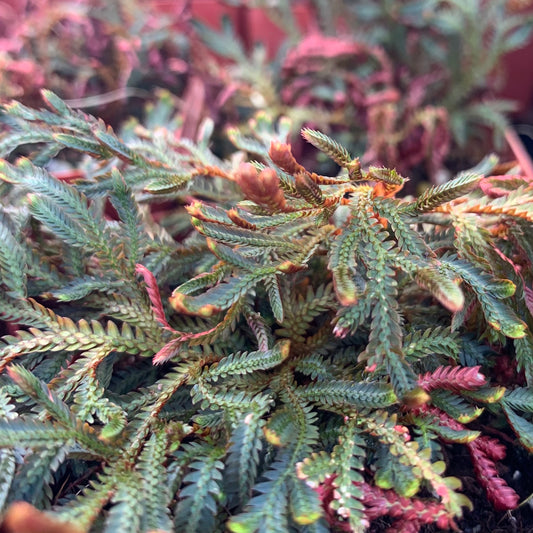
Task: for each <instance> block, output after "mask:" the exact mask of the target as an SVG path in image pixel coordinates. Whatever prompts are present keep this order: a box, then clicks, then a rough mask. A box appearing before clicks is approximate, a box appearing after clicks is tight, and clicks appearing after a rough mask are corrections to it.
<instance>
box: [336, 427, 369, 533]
mask: <svg viewBox="0 0 533 533" xmlns="http://www.w3.org/2000/svg"><path fill="white" fill-rule="evenodd" d="M365 456H366V452H365V441H364V439H363V438H362V437H361V435H360V429H359V428H358V427H357V420H356V418H350V419H349V420H348V421H347V422H346V423H345V424H344V425H343V426H341V428H340V431H339V441H338V444H336V445H335V447H334V448H333V451H332V452H331V460H332V466H333V471H334V472H335V473H336V474H337V476H336V477H335V480H334V483H335V487H336V490H337V492H338V493H339V498H336V499H335V500H334V501H333V502H331V505H332V507H333V508H334V509H335V510H337V511H338V510H339V509H340V508H341V507H342V508H344V509H347V510H348V511H349V512H348V523H349V524H350V526H351V527H352V528H353V530H354V531H358V530H360V529H361V522H362V519H363V517H364V515H363V513H362V511H363V506H362V504H361V502H360V499H361V497H362V492H361V488H360V483H361V482H362V481H363V476H362V473H361V472H362V470H363V468H364V459H365Z"/></svg>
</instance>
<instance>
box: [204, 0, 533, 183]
mask: <svg viewBox="0 0 533 533" xmlns="http://www.w3.org/2000/svg"><path fill="white" fill-rule="evenodd" d="M257 3H258V4H259V5H261V6H263V7H264V9H265V10H266V12H268V13H270V14H271V16H272V19H273V20H274V21H276V22H277V23H278V24H280V25H282V26H283V28H284V30H285V31H286V33H287V35H288V44H287V46H285V47H282V48H281V49H280V51H279V54H278V57H276V60H275V61H272V58H270V57H268V56H267V55H266V54H265V53H264V50H263V51H261V50H260V49H256V50H254V51H253V52H251V53H247V51H246V48H245V47H244V45H242V46H241V45H239V40H238V38H236V36H235V35H233V34H232V33H231V31H230V30H229V29H226V31H224V32H222V33H219V34H218V35H217V34H215V33H213V31H212V30H211V29H210V28H207V27H206V26H202V25H198V24H197V29H198V31H199V33H200V36H201V37H202V38H203V39H204V41H205V42H206V43H207V44H208V45H209V46H210V47H211V48H212V49H213V50H217V51H218V52H219V53H222V54H224V55H225V56H226V57H227V58H230V59H231V60H232V61H233V62H234V69H233V70H232V71H231V73H230V74H229V75H228V74H226V76H227V77H228V79H227V83H228V85H229V86H230V87H231V88H232V89H233V90H234V91H236V96H235V100H234V101H238V102H243V101H246V100H248V101H249V105H250V107H251V108H252V109H254V108H255V109H257V108H259V109H263V110H267V111H268V112H270V113H273V114H275V113H279V114H280V115H286V116H291V118H293V119H294V120H295V123H300V122H301V123H305V124H306V125H308V126H311V127H319V128H320V129H321V130H323V131H326V132H333V133H334V134H335V135H336V136H337V137H338V138H340V139H342V140H343V142H344V144H345V145H346V146H348V147H349V148H350V149H352V150H354V151H356V152H357V153H361V154H362V156H361V160H362V162H363V163H364V164H373V165H384V166H387V167H394V168H397V170H398V171H399V172H404V173H408V174H410V175H412V176H413V177H414V176H416V177H418V176H419V175H422V176H427V175H429V176H430V177H431V178H432V180H433V182H434V183H440V182H442V181H443V180H445V179H446V177H443V175H442V174H443V172H444V171H445V169H449V168H450V167H453V168H458V169H461V168H465V166H468V165H473V164H475V162H476V161H478V160H479V159H481V158H482V157H483V156H484V155H485V154H486V153H488V152H490V151H492V150H494V147H497V148H501V147H502V139H503V136H502V134H503V131H504V129H505V127H506V125H507V121H506V115H507V114H508V113H509V112H510V111H512V110H513V102H511V101H508V100H504V99H499V98H497V97H495V93H496V92H497V89H498V86H499V84H501V81H502V74H503V76H505V71H504V69H505V64H504V63H505V62H504V61H502V58H503V57H504V55H505V54H506V53H508V52H509V51H511V50H514V49H516V48H520V47H521V46H523V45H524V44H526V43H527V41H528V39H529V38H530V37H531V22H532V21H531V19H530V18H529V19H528V17H527V16H525V15H524V14H523V13H520V12H515V10H514V9H513V7H512V6H511V5H509V4H510V2H508V1H507V0H497V1H494V2H489V3H487V2H484V1H483V0H467V1H461V0H452V1H447V0H446V1H443V0H409V1H406V2H396V1H391V0H379V1H373V0H368V1H366V0H359V1H357V2H335V1H333V2H324V1H320V0H316V1H314V2H311V1H309V2H303V4H304V5H306V6H307V9H313V8H314V11H315V13H316V15H315V18H314V24H315V26H316V27H314V28H313V27H312V28H311V29H309V28H307V32H306V33H305V35H303V37H302V35H301V33H300V31H299V30H298V23H297V21H296V20H295V19H296V17H295V15H294V13H293V10H292V9H291V8H292V6H293V3H292V2H276V3H275V6H274V7H270V8H268V9H267V6H270V5H271V3H270V2H257ZM252 38H253V35H252ZM256 44H259V43H256ZM223 68H224V69H226V70H227V66H226V65H224V67H223ZM221 76H222V77H223V76H224V73H221ZM235 79H240V80H241V83H242V86H241V88H240V90H238V89H237V87H236V84H235ZM241 105H242V103H241ZM300 150H302V148H301V147H300Z"/></svg>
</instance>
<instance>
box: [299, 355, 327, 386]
mask: <svg viewBox="0 0 533 533" xmlns="http://www.w3.org/2000/svg"><path fill="white" fill-rule="evenodd" d="M294 369H295V370H296V371H297V372H301V373H302V374H305V375H306V376H309V377H310V378H311V379H313V380H315V379H318V380H320V381H322V380H323V379H331V378H333V377H334V374H333V372H332V371H331V369H330V368H328V367H327V366H326V365H325V359H324V357H323V356H322V355H321V354H319V353H312V354H310V355H307V356H305V357H303V358H302V359H300V360H298V362H297V363H296V366H295V367H294Z"/></svg>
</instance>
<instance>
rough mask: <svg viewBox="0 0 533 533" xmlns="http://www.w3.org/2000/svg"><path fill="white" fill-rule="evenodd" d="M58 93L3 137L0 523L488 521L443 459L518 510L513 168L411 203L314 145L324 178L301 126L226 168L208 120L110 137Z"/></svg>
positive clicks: (325, 527)
mask: <svg viewBox="0 0 533 533" xmlns="http://www.w3.org/2000/svg"><path fill="white" fill-rule="evenodd" d="M44 96H45V99H46V103H47V106H48V109H41V110H35V109H31V108H29V107H25V106H23V105H22V104H20V103H12V104H9V105H7V106H5V107H4V119H5V122H6V124H7V130H6V133H5V135H4V136H3V137H2V139H1V140H0V152H1V154H2V156H3V157H5V158H6V159H4V160H3V161H2V162H1V163H0V178H1V184H0V192H1V198H2V200H1V208H0V235H1V238H0V273H1V283H2V289H3V291H2V295H1V305H0V312H1V316H2V318H3V320H4V321H5V322H6V324H8V326H9V332H10V334H8V335H6V336H5V337H4V338H3V339H2V344H1V346H0V369H1V370H2V371H3V372H2V374H1V376H0V384H1V392H0V410H1V412H2V417H1V419H2V421H1V422H0V479H1V484H0V487H1V490H0V498H1V500H0V504H1V505H2V506H3V508H9V506H10V504H13V503H14V502H18V501H20V500H25V501H27V502H29V503H31V504H32V505H34V506H35V507H36V508H38V509H41V510H46V511H48V512H49V514H50V515H51V516H52V517H53V518H52V519H53V520H57V521H58V522H72V523H74V524H76V526H72V528H73V529H72V530H74V528H77V530H80V531H89V530H92V531H109V532H115V531H123V532H137V531H139V532H148V531H154V530H157V531H183V532H191V533H192V532H199V531H202V532H209V531H224V530H225V528H227V529H229V530H230V531H233V532H236V533H243V532H254V531H260V532H275V531H302V532H304V531H305V532H310V531H337V530H338V531H365V530H366V529H367V528H368V527H369V526H370V525H371V524H372V523H374V522H376V521H380V520H387V523H388V526H389V527H390V528H391V529H390V531H418V530H419V529H420V528H421V527H422V526H423V525H425V524H434V525H435V526H436V527H438V528H442V529H448V528H454V527H455V524H456V523H457V520H458V519H460V518H461V516H462V513H463V510H464V508H465V507H466V508H468V507H470V506H471V502H470V500H469V494H468V493H465V492H464V491H463V489H462V487H461V482H460V480H459V479H458V478H456V477H451V476H450V475H448V474H447V473H446V472H447V464H446V461H445V459H446V457H447V456H448V454H449V453H450V449H451V448H450V444H454V446H455V448H454V449H456V448H461V447H465V448H466V449H467V450H468V452H469V453H470V455H471V461H472V466H473V471H474V472H475V475H476V476H477V478H478V480H479V483H480V484H481V485H482V486H483V487H484V489H485V491H486V497H487V499H488V500H489V501H490V502H491V503H492V504H493V505H494V506H495V507H496V508H497V509H499V510H506V509H513V508H514V507H516V506H517V504H518V499H519V496H518V494H517V493H516V492H515V490H514V489H513V488H511V487H510V486H509V485H508V484H507V482H506V481H505V480H504V479H503V478H502V477H500V475H499V473H498V466H497V464H498V462H500V461H504V460H505V455H506V450H505V447H504V446H503V444H502V443H501V442H500V441H499V440H498V439H497V438H495V436H494V434H493V433H492V432H490V431H486V430H485V429H486V428H491V427H499V428H501V427H503V426H505V428H507V429H508V430H509V434H512V435H514V436H515V437H514V438H516V441H517V445H518V443H519V444H520V445H522V446H523V447H525V448H526V449H527V450H531V449H532V448H533V426H532V423H531V421H530V416H531V415H530V413H531V412H532V411H533V399H532V395H531V389H530V385H531V381H532V379H533V377H532V369H533V351H532V347H533V337H532V335H531V327H532V325H533V316H532V311H533V308H532V307H531V300H532V299H531V286H532V281H533V279H532V276H533V275H532V272H533V270H532V269H531V265H532V263H533V242H531V239H532V235H533V232H532V231H531V229H532V228H531V224H532V220H533V207H532V206H533V203H532V199H533V191H532V187H531V184H530V183H529V182H528V180H527V179H526V178H524V177H523V176H522V175H521V174H520V172H519V169H514V170H512V169H511V171H509V173H508V174H506V175H503V176H499V175H497V169H495V164H496V161H495V158H494V157H489V158H487V159H486V160H484V161H483V162H482V163H480V164H479V165H478V166H477V167H476V168H474V169H471V170H468V171H465V172H462V173H460V174H459V175H457V176H456V177H455V178H454V179H453V180H451V181H450V182H447V183H445V184H443V185H439V186H434V187H431V188H429V189H427V190H426V191H425V192H423V193H422V194H421V195H420V196H418V197H416V198H411V197H405V198H398V197H397V194H398V192H399V191H400V190H401V189H402V187H403V185H404V184H405V182H406V180H407V178H406V177H404V176H402V175H400V174H399V173H398V172H397V171H396V170H394V169H388V168H385V167H372V166H370V167H368V168H365V167H364V166H362V165H361V163H360V161H359V160H358V158H356V157H353V156H352V155H351V154H350V153H349V152H348V151H347V150H346V149H345V148H344V147H343V146H341V145H340V144H339V143H337V142H336V141H335V140H333V139H332V138H330V137H328V136H326V135H324V134H322V133H320V132H318V131H315V130H311V129H304V130H303V131H302V135H303V137H304V139H305V140H306V141H307V142H309V143H310V144H311V145H313V146H315V147H316V148H318V149H319V150H320V151H322V152H323V153H325V154H326V155H327V156H328V157H330V158H331V159H332V160H333V161H334V162H335V163H336V164H337V165H338V166H339V167H340V169H341V170H340V172H339V173H338V175H336V176H325V175H319V174H317V173H314V172H312V171H310V170H307V169H306V168H305V167H304V166H302V165H301V164H300V163H299V162H298V161H297V160H296V159H295V158H294V156H293V154H292V151H291V146H290V145H289V144H287V142H286V136H287V133H288V131H289V129H288V124H287V122H286V121H284V120H281V121H279V122H277V123H273V122H272V121H270V120H269V119H268V117H267V116H266V115H259V116H258V117H257V119H256V120H255V121H254V122H252V123H251V125H250V129H251V131H253V132H254V137H244V136H242V134H240V133H238V132H237V131H232V132H230V135H231V138H232V140H233V141H234V143H235V144H236V146H237V148H238V149H240V150H241V151H240V152H237V153H236V154H235V155H234V156H233V157H232V158H231V159H228V160H224V161H222V160H219V159H218V158H217V157H216V156H215V155H213V153H212V152H210V150H209V127H208V124H206V125H205V127H204V130H203V131H204V137H203V138H202V139H200V141H199V142H198V143H192V142H190V141H187V140H179V139H176V137H175V136H174V135H172V133H171V132H170V131H169V130H167V129H166V128H165V127H164V124H157V117H166V116H167V115H166V113H165V112H163V111H164V110H163V111H162V110H161V109H159V108H156V109H155V110H154V115H153V117H152V119H151V126H152V128H151V129H150V130H148V129H146V128H144V127H143V126H142V125H141V124H129V125H128V127H127V128H125V129H124V130H123V131H122V133H121V134H120V135H117V134H115V132H114V131H113V130H111V129H110V128H107V127H106V126H105V124H104V123H103V122H102V121H100V120H98V119H96V118H94V117H92V116H89V115H85V114H83V113H80V112H77V111H74V110H72V109H71V108H69V107H68V106H67V105H66V104H65V103H64V102H63V101H62V100H60V99H59V98H58V97H57V96H55V95H54V94H53V93H51V92H49V91H45V92H44ZM163 104H164V103H162V104H161V105H163ZM22 150H23V152H22ZM21 153H24V154H25V157H17V156H18V155H20V154H21ZM78 154H79V155H78ZM245 154H249V155H250V156H251V158H250V161H251V162H248V163H247V162H244V159H245ZM502 359H505V360H507V361H509V362H510V364H509V367H510V369H511V370H510V373H509V377H508V379H507V382H506V383H501V382H500V383H496V382H494V380H493V379H492V376H493V371H492V367H493V365H494V364H495V363H496V362H498V361H499V360H502ZM513 364H514V365H515V366H514V367H513ZM519 372H520V374H519ZM480 417H482V418H483V424H479V423H478V420H479V419H480ZM17 512H19V513H20V512H21V511H20V504H18V507H17V505H15V506H12V507H11V511H10V512H9V513H8V516H12V515H13V513H17ZM10 513H11V514H10ZM35 513H37V511H35ZM35 516H37V517H40V519H41V520H43V521H44V520H50V518H49V517H48V516H46V517H45V516H44V515H40V514H38V513H37V514H36V515H35ZM58 527H59V526H58Z"/></svg>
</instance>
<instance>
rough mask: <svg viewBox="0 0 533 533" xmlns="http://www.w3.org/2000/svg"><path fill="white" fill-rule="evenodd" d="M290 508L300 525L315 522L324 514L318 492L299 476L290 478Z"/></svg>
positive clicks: (292, 516) (295, 520) (294, 518)
mask: <svg viewBox="0 0 533 533" xmlns="http://www.w3.org/2000/svg"><path fill="white" fill-rule="evenodd" d="M289 509H290V513H291V518H292V519H293V521H294V522H295V523H296V524H298V525H300V526H307V525H309V524H314V523H315V522H317V521H318V520H319V519H320V518H321V516H322V514H323V513H322V507H321V502H320V500H319V498H318V494H317V492H316V491H315V490H313V489H312V488H311V487H310V486H309V485H307V483H304V482H303V481H300V480H299V479H297V478H290V479H289Z"/></svg>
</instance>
